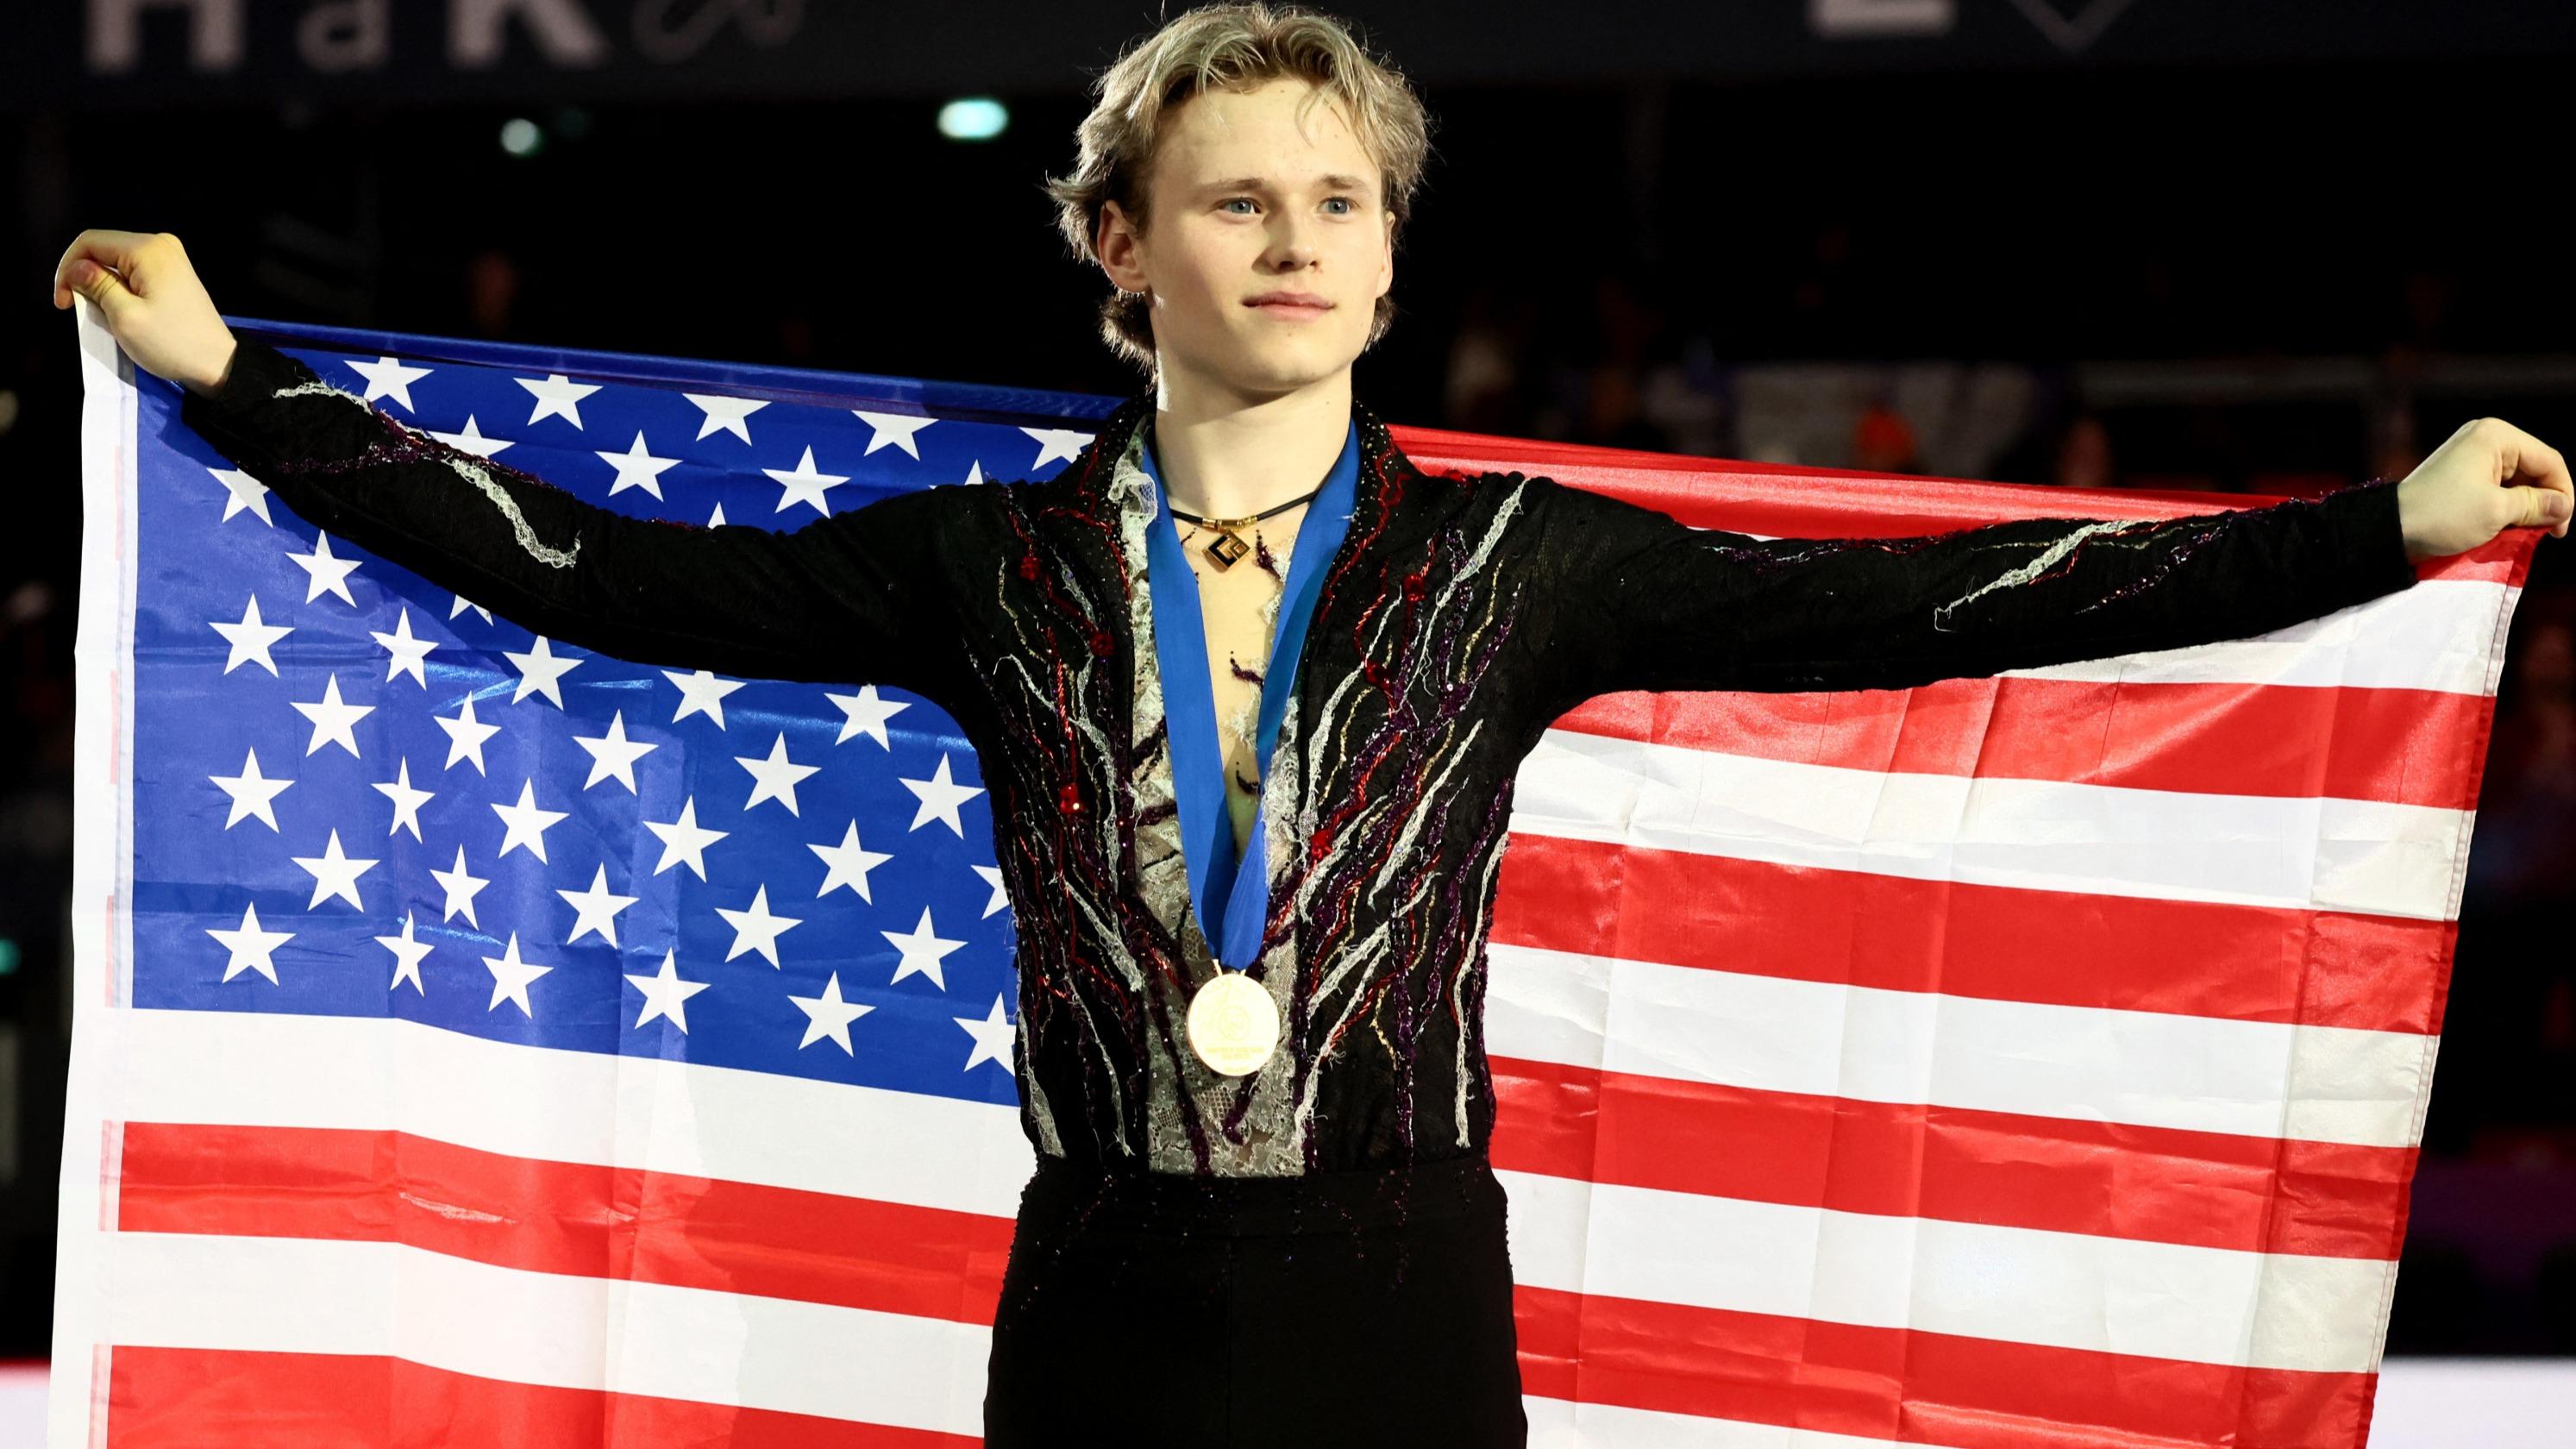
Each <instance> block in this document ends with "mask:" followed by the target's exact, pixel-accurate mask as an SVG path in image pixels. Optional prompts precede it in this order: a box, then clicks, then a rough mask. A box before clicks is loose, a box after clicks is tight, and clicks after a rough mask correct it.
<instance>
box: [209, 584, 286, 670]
mask: <svg viewBox="0 0 2576 1449" xmlns="http://www.w3.org/2000/svg"><path fill="white" fill-rule="evenodd" d="M207 627H208V628H210V629H213V630H214V631H215V632H216V633H218V634H221V635H223V636H224V638H226V639H228V640H230V641H231V642H232V646H233V652H232V653H231V655H230V656H228V657H227V658H226V659H225V660H224V673H226V674H230V673H232V672H233V670H234V668H235V667H236V666H238V665H239V664H240V663H241V662H242V661H243V660H245V659H247V660H250V661H251V662H253V663H255V664H257V665H258V666H259V667H260V668H262V669H265V670H267V671H268V672H269V673H271V674H275V673H277V661H276V660H274V659H271V658H269V657H268V646H270V645H272V644H274V643H276V642H277V641H278V640H280V639H283V638H285V637H286V636H287V635H289V634H292V633H294V632H295V626H294V625H292V624H269V623H263V622H262V621H261V620H260V617H259V595H257V594H253V595H251V596H250V604H249V606H248V607H246V608H244V609H243V610H242V617H241V622H240V623H238V624H227V623H225V622H224V621H223V620H221V619H216V620H213V621H211V622H210V623H209V624H208V625H207Z"/></svg>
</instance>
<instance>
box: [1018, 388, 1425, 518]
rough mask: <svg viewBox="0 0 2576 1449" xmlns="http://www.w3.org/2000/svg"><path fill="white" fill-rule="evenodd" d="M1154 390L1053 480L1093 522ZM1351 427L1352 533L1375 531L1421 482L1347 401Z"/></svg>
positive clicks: (1140, 395)
mask: <svg viewBox="0 0 2576 1449" xmlns="http://www.w3.org/2000/svg"><path fill="white" fill-rule="evenodd" d="M1154 403H1155V390H1154V388H1153V387H1152V386H1151V385H1148V386H1146V387H1145V388H1143V389H1142V390H1140V391H1138V392H1135V393H1132V394H1130V395H1129V396H1128V398H1127V400H1126V401H1125V402H1123V403H1121V404H1119V405H1118V409H1117V411H1115V412H1113V413H1111V414H1110V415H1109V416H1108V417H1106V418H1103V419H1101V421H1100V427H1099V430H1098V431H1097V432H1095V433H1093V434H1092V437H1091V441H1090V442H1088V443H1085V444H1084V445H1083V446H1082V449H1081V450H1080V451H1079V452H1077V453H1075V454H1074V457H1073V461H1072V462H1070V463H1068V464H1067V465H1066V466H1065V469H1064V472H1063V473H1061V474H1060V475H1058V476H1059V477H1061V478H1063V479H1065V480H1066V481H1068V482H1070V483H1072V484H1073V485H1074V486H1075V487H1076V488H1077V489H1078V490H1079V494H1080V497H1081V498H1082V500H1083V503H1084V505H1085V507H1086V509H1087V510H1088V511H1089V512H1091V513H1092V514H1093V516H1095V517H1099V518H1103V519H1110V518H1114V517H1115V515H1114V513H1113V512H1112V511H1111V509H1110V504H1109V494H1110V491H1111V489H1112V487H1113V486H1114V485H1115V483H1116V481H1117V474H1118V466H1117V465H1118V461H1119V460H1120V459H1122V458H1125V457H1127V456H1128V453H1129V447H1130V444H1131V443H1133V442H1134V440H1135V438H1136V435H1137V433H1138V432H1139V431H1141V430H1142V429H1143V428H1144V427H1145V425H1146V424H1147V423H1149V422H1151V421H1153V418H1154ZM1351 423H1352V425H1353V426H1354V427H1356V428H1357V429H1358V431H1359V443H1360V451H1359V492H1358V497H1357V499H1356V500H1355V501H1356V505H1357V512H1356V513H1354V514H1353V516H1352V519H1351V526H1352V527H1354V528H1376V527H1378V526H1380V525H1382V524H1383V522H1384V520H1385V517H1386V512H1387V510H1388V509H1390V508H1391V507H1393V506H1394V502H1395V497H1394V492H1395V491H1396V490H1399V489H1400V487H1401V485H1404V484H1408V483H1411V482H1413V481H1414V480H1416V479H1420V478H1424V477H1426V476H1427V475H1425V474H1424V473H1423V472H1422V470H1421V469H1420V468H1418V467H1416V466H1415V465H1414V462H1413V460H1412V459H1411V458H1409V457H1407V456H1405V453H1404V450H1403V449H1402V448H1399V447H1397V446H1396V445H1395V438H1394V435H1393V434H1391V433H1389V432H1388V431H1387V428H1386V424H1385V423H1384V422H1383V421H1381V420H1380V419H1379V418H1378V415H1377V412H1376V410H1375V409H1373V408H1371V407H1370V406H1369V405H1368V404H1367V403H1365V402H1363V401H1361V400H1360V398H1359V396H1358V395H1357V394H1353V395H1352V397H1351Z"/></svg>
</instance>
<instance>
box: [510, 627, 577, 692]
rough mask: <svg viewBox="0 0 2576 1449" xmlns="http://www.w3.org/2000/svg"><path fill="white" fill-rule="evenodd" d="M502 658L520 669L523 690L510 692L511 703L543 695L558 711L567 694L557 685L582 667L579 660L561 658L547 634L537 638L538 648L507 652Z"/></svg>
mask: <svg viewBox="0 0 2576 1449" xmlns="http://www.w3.org/2000/svg"><path fill="white" fill-rule="evenodd" d="M501 657H502V658H504V659H507V660H509V661H510V662H511V663H513V664H515V665H517V666H519V687H518V688H517V689H515V690H512V691H511V692H510V703H512V704H517V703H518V702H519V701H520V700H523V699H525V698H527V697H528V696H529V695H531V694H543V695H544V696H545V697H546V698H548V699H551V700H553V701H554V702H555V708H557V709H561V708H563V691H561V690H559V689H557V688H556V687H555V682H556V681H557V680H559V679H562V678H563V677H564V675H565V674H566V673H567V672H569V671H571V670H574V669H577V668H579V667H581V664H582V661H581V660H580V659H578V658H572V657H566V658H557V657H556V656H555V652H554V650H553V649H551V648H550V647H548V646H547V644H546V636H545V635H543V634H540V635H538V636H537V640H536V644H535V647H533V648H530V649H528V650H526V651H525V652H522V651H519V650H515V649H504V650H502V651H501Z"/></svg>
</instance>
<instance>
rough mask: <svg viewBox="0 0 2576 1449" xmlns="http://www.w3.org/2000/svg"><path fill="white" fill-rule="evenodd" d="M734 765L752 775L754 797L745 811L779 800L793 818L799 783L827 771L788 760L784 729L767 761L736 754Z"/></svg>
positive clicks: (772, 747) (745, 803)
mask: <svg viewBox="0 0 2576 1449" xmlns="http://www.w3.org/2000/svg"><path fill="white" fill-rule="evenodd" d="M733 762H734V763H735V764H737V765H740V766H742V767H743V768H744V769H746V770H749V771H750V772H751V779H752V787H751V798H750V799H748V800H745V801H743V802H742V808H743V809H745V810H749V809H750V808H751V807H752V806H754V805H757V804H759V803H760V802H761V801H763V800H775V801H777V802H778V803H779V804H781V805H784V806H786V807H787V813H788V814H790V815H793V814H795V813H796V782H797V781H799V780H802V779H804V778H805V777H806V776H808V775H812V774H815V773H817V772H819V771H820V770H821V769H822V768H823V767H822V766H820V765H800V764H797V763H796V762H795V761H793V760H791V759H789V758H787V732H786V731H784V730H781V731H779V734H778V738H777V739H776V740H774V741H772V742H771V743H770V746H769V755H768V757H767V758H766V759H763V758H761V757H759V756H755V755H736V756H734V757H733Z"/></svg>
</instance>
